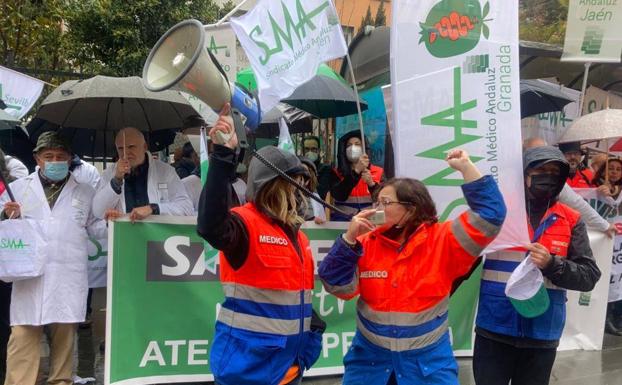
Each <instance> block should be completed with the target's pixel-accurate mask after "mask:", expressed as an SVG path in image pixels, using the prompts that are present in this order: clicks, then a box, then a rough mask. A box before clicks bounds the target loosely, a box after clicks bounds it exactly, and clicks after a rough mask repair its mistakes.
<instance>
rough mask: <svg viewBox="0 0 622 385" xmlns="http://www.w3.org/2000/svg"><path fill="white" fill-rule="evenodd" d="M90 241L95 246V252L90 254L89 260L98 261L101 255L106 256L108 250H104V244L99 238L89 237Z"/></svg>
mask: <svg viewBox="0 0 622 385" xmlns="http://www.w3.org/2000/svg"><path fill="white" fill-rule="evenodd" d="M89 242H91V243H92V244H93V245H94V246H95V254H93V255H89V261H97V260H98V259H99V257H105V256H106V254H108V253H107V252H106V251H104V248H103V246H102V244H101V243H99V241H97V239H94V238H89Z"/></svg>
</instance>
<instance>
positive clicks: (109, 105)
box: [36, 76, 197, 131]
mask: <svg viewBox="0 0 622 385" xmlns="http://www.w3.org/2000/svg"><path fill="white" fill-rule="evenodd" d="M196 114H197V112H196V111H195V110H194V109H193V108H192V106H190V104H189V103H188V102H187V101H186V99H185V98H184V97H182V96H181V95H180V94H179V93H178V92H175V91H163V92H151V91H149V90H147V89H146V88H145V87H144V86H143V83H142V80H141V78H140V77H138V76H133V77H127V78H115V77H108V76H95V77H93V78H90V79H86V80H70V81H67V82H65V83H63V84H61V85H60V86H59V87H58V88H56V89H55V90H54V91H53V92H52V93H51V94H50V95H48V97H47V98H45V100H44V101H43V103H42V104H41V107H40V108H39V111H37V115H36V118H40V119H44V120H46V121H48V122H51V123H54V124H57V125H59V126H61V127H75V128H88V129H95V130H105V131H117V130H119V129H121V128H123V127H126V126H132V127H136V128H138V129H139V130H141V131H155V130H161V129H180V128H182V127H183V122H184V119H186V118H188V117H189V116H192V115H196Z"/></svg>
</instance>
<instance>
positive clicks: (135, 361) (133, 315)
mask: <svg viewBox="0 0 622 385" xmlns="http://www.w3.org/2000/svg"><path fill="white" fill-rule="evenodd" d="M173 221H174V222H175V223H137V224H134V225H132V224H130V223H129V222H123V221H117V222H114V223H113V225H112V246H111V247H110V249H111V250H112V254H111V255H109V264H110V266H109V269H110V270H109V271H110V274H111V277H109V278H110V280H111V285H110V286H109V287H108V296H109V297H108V298H109V301H110V302H109V304H110V307H109V312H110V313H109V324H108V325H107V328H108V330H110V338H109V341H107V342H109V344H110V345H109V346H108V348H107V350H106V354H107V357H106V360H107V362H108V363H109V365H110V372H109V373H110V376H109V381H110V383H111V384H115V383H119V382H121V381H128V380H132V384H134V385H140V384H148V383H149V380H148V379H146V378H148V377H156V376H158V382H160V383H168V382H188V379H187V377H186V378H185V379H184V378H183V377H182V376H195V377H193V378H192V380H193V381H211V380H212V376H211V372H210V367H209V365H210V361H209V351H210V349H211V346H212V343H213V340H214V328H215V321H216V314H217V312H218V310H219V309H220V304H221V303H222V301H223V299H224V296H223V292H222V288H221V285H220V282H219V280H218V271H210V270H211V269H204V267H205V264H206V262H205V261H201V260H200V259H201V258H205V255H204V251H203V246H202V245H203V240H202V239H200V238H199V237H198V235H197V233H196V224H191V223H190V221H189V220H187V219H183V218H180V219H177V218H176V219H173ZM169 222H170V220H169ZM346 226H347V223H328V224H327V225H325V226H316V225H309V228H304V229H303V230H304V231H305V233H306V234H307V236H308V238H309V240H310V246H311V249H312V252H313V255H314V258H315V261H316V264H318V265H319V263H320V261H321V260H322V259H323V257H324V256H325V255H326V253H328V251H329V250H330V247H331V246H332V245H333V242H334V241H335V239H336V238H337V237H339V236H340V235H341V234H342V233H343V232H344V231H345V229H346ZM205 254H211V253H205ZM197 266H200V267H201V268H197ZM217 268H218V266H217ZM479 277H480V274H479V271H478V272H476V273H475V274H474V275H473V276H472V277H471V278H470V279H469V280H468V281H467V282H465V283H464V284H463V285H462V286H461V287H460V289H459V290H458V291H457V292H456V293H454V295H453V296H452V298H451V300H450V312H449V324H450V327H451V338H452V342H453V347H454V350H456V351H458V352H460V351H463V352H464V351H470V350H471V349H472V333H473V323H474V322H473V320H474V314H475V310H476V306H475V304H476V301H477V296H478V289H479ZM313 307H314V309H315V310H316V311H317V312H318V314H320V316H321V317H322V318H323V319H324V320H325V321H326V323H327V329H326V332H325V333H324V336H323V347H322V352H321V354H320V358H319V360H318V361H317V363H316V364H315V365H314V366H313V368H312V371H311V373H310V374H311V375H313V370H315V369H317V370H321V371H322V374H326V373H327V372H328V373H340V372H342V371H343V368H342V365H343V357H344V356H345V354H346V353H347V351H348V348H349V346H350V344H351V342H352V339H353V337H354V334H355V331H356V321H355V317H356V300H351V301H343V300H340V299H338V298H336V297H334V296H332V295H330V294H328V293H327V292H326V291H325V290H324V288H323V287H322V284H321V282H320V280H319V279H317V277H316V280H315V289H314V295H313ZM317 374H318V373H316V375H317ZM141 378H145V379H144V380H140V379H141ZM152 382H153V381H152Z"/></svg>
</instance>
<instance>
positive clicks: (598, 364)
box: [40, 303, 622, 385]
mask: <svg viewBox="0 0 622 385" xmlns="http://www.w3.org/2000/svg"><path fill="white" fill-rule="evenodd" d="M93 305H94V306H93V308H94V309H95V313H94V315H95V317H94V320H95V323H94V324H93V328H92V329H82V330H79V337H80V338H79V345H78V348H79V350H80V352H81V353H80V354H79V357H80V360H79V361H78V369H82V368H84V367H88V366H89V365H93V362H95V372H96V377H97V382H96V384H97V385H103V383H104V382H103V367H104V360H103V357H102V354H101V353H100V352H99V349H98V346H99V342H100V341H101V340H102V336H103V331H104V330H103V321H104V320H103V317H104V314H105V313H104V312H102V311H98V310H99V309H103V308H104V307H105V304H103V303H94V304H93ZM90 346H93V347H94V348H95V349H93V350H89V349H88V347H90ZM85 351H87V352H88V351H92V352H93V355H90V356H89V354H85V353H84V352H85ZM458 364H459V367H460V384H462V385H474V381H473V376H472V369H471V359H470V358H462V359H458ZM41 366H42V371H46V367H47V359H43V362H42V365H41ZM41 380H42V379H41ZM303 383H304V384H305V385H340V384H341V376H331V377H322V378H311V379H306V380H304V381H303ZM40 384H41V385H43V384H44V382H43V381H41V382H40ZM551 384H552V385H622V337H614V336H610V335H605V341H604V349H603V351H599V352H588V351H578V350H577V351H567V352H561V353H559V354H558V355H557V360H556V361H555V366H554V368H553V374H552V378H551ZM365 385H376V384H365Z"/></svg>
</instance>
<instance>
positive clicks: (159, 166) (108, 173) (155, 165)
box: [93, 155, 194, 219]
mask: <svg viewBox="0 0 622 385" xmlns="http://www.w3.org/2000/svg"><path fill="white" fill-rule="evenodd" d="M147 156H148V159H149V174H148V175H147V195H148V196H149V203H155V204H157V205H158V206H159V207H160V214H161V215H177V216H190V215H193V213H194V208H193V206H192V201H191V200H190V197H189V196H188V193H187V192H186V188H185V187H184V185H183V183H181V180H180V179H179V177H178V176H177V173H176V172H175V169H174V168H173V167H171V166H170V165H168V164H166V163H164V162H161V161H159V160H156V159H152V158H151V156H150V155H147ZM116 168H117V165H116V164H114V165H112V166H110V167H108V168H107V169H106V170H104V174H103V175H102V178H101V179H100V180H99V185H98V186H97V193H96V194H95V199H94V201H93V214H94V215H95V216H96V217H97V218H102V219H103V218H104V215H105V214H106V210H108V209H117V210H119V211H121V212H123V213H125V212H126V210H125V189H124V186H123V187H122V188H121V194H117V193H116V192H115V191H114V190H113V189H112V186H110V180H111V179H112V178H114V174H115V171H116Z"/></svg>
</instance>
